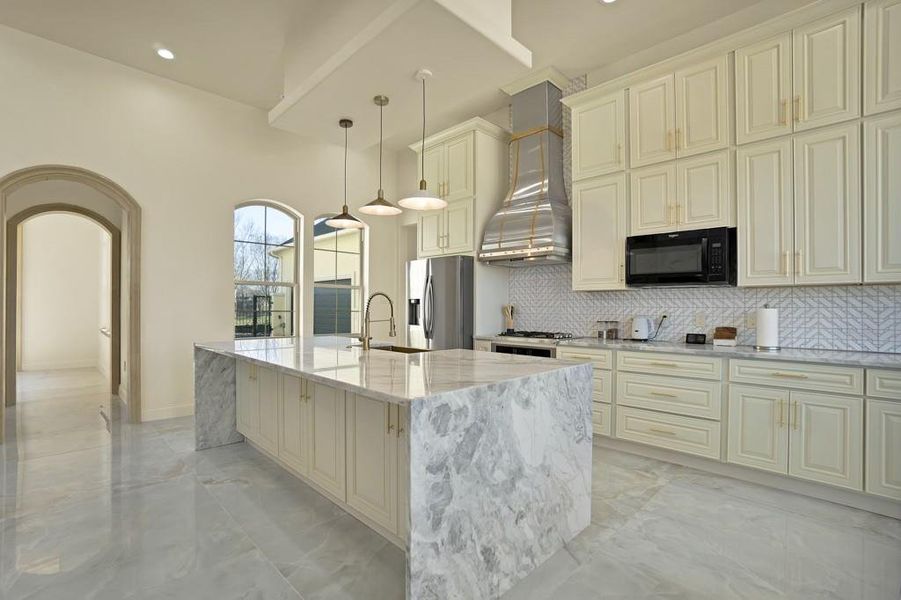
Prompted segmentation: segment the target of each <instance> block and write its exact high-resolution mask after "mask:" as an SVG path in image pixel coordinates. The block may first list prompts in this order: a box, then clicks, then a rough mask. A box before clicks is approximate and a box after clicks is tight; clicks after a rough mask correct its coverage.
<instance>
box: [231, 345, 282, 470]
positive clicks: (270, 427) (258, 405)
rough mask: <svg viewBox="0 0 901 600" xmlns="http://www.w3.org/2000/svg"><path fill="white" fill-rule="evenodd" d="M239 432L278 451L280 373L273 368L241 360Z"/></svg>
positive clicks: (237, 391) (238, 369)
mask: <svg viewBox="0 0 901 600" xmlns="http://www.w3.org/2000/svg"><path fill="white" fill-rule="evenodd" d="M235 388H236V389H235V395H236V398H235V403H236V406H235V412H236V415H235V416H236V421H237V426H238V432H239V433H241V434H243V435H244V436H245V437H247V438H248V439H250V440H251V441H252V442H254V443H256V444H257V445H258V446H260V447H261V448H263V449H264V450H266V451H267V452H271V453H272V454H275V453H277V452H278V397H279V391H278V374H277V373H276V372H275V370H274V369H269V368H266V367H261V366H259V365H255V364H253V363H249V362H245V361H238V362H237V365H236V373H235Z"/></svg>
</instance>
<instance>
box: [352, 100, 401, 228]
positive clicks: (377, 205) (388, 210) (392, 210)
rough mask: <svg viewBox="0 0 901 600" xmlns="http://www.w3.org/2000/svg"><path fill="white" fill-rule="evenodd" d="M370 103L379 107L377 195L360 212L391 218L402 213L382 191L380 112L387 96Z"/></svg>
mask: <svg viewBox="0 0 901 600" xmlns="http://www.w3.org/2000/svg"><path fill="white" fill-rule="evenodd" d="M372 103H373V104H375V105H376V106H378V107H379V193H378V195H377V196H376V198H375V200H372V201H370V202H367V203H366V204H365V205H363V206H361V207H360V212H361V213H365V214H367V215H375V216H377V217H392V216H394V215H399V214H400V213H402V212H403V211H402V210H401V209H399V208H398V207H396V206H394V205H393V204H391V203H390V202H388V201H387V200H385V190H383V189H382V111H383V109H384V108H385V106H387V105H388V96H376V97H375V98H373V99H372Z"/></svg>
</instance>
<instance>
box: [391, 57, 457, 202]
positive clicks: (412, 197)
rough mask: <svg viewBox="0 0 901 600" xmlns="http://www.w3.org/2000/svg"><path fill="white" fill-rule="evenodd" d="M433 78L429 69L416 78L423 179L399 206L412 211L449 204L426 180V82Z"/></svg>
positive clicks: (421, 70)
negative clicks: (420, 108) (420, 101)
mask: <svg viewBox="0 0 901 600" xmlns="http://www.w3.org/2000/svg"><path fill="white" fill-rule="evenodd" d="M431 76H432V72H431V71H429V70H428V69H420V70H419V72H418V73H416V78H417V79H419V80H420V81H422V150H421V151H420V153H419V157H420V160H421V161H422V164H421V167H420V168H421V170H422V177H423V178H422V179H420V180H419V189H418V190H416V191H415V192H413V193H412V194H409V195H407V196H405V197H404V198H402V199H400V200H398V202H397V203H398V204H400V205H401V206H403V207H404V208H409V209H410V210H437V209H439V208H444V207H445V206H447V202H446V201H445V200H444V199H443V198H441V197H439V196H438V194H436V193H435V192H432V191H430V190H429V189H428V184H427V182H426V180H425V80H426V79H428V78H429V77H431Z"/></svg>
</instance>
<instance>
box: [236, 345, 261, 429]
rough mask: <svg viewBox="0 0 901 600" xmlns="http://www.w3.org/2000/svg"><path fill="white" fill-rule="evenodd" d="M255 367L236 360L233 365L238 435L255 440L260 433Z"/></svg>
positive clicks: (246, 362)
mask: <svg viewBox="0 0 901 600" xmlns="http://www.w3.org/2000/svg"><path fill="white" fill-rule="evenodd" d="M257 369H258V367H257V365H255V364H253V363H251V362H249V361H246V360H238V361H236V364H235V418H236V419H235V420H236V422H237V426H238V433H240V434H242V435H243V436H244V437H246V438H248V439H250V440H255V439H256V438H257V437H258V436H259V433H260V386H259V384H258V383H257V375H256V374H257Z"/></svg>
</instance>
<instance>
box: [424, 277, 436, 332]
mask: <svg viewBox="0 0 901 600" xmlns="http://www.w3.org/2000/svg"><path fill="white" fill-rule="evenodd" d="M425 306H426V307H428V312H427V316H426V318H425V327H426V331H425V337H426V339H427V340H430V339H432V335H433V334H434V333H435V286H434V284H433V283H432V276H431V275H429V276H428V278H427V279H426V284H425Z"/></svg>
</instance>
